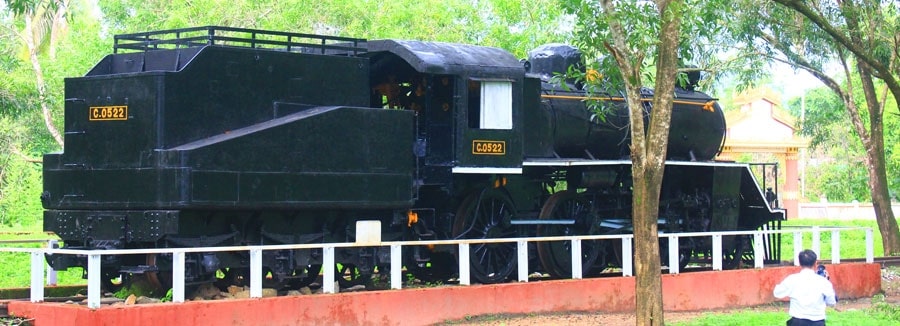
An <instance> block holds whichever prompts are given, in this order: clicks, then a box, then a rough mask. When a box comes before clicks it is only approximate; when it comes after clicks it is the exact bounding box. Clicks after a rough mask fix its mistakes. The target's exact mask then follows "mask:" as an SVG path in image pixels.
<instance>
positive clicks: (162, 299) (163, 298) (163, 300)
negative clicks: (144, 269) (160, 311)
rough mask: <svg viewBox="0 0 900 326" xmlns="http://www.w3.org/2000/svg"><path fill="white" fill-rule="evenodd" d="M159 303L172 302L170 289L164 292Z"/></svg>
mask: <svg viewBox="0 0 900 326" xmlns="http://www.w3.org/2000/svg"><path fill="white" fill-rule="evenodd" d="M159 302H172V289H169V290H168V291H166V295H164V296H163V297H162V298H160V299H159Z"/></svg>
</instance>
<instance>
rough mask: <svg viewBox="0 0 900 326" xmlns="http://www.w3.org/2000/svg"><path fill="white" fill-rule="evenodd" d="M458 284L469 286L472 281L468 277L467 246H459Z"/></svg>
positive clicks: (466, 244) (462, 244)
mask: <svg viewBox="0 0 900 326" xmlns="http://www.w3.org/2000/svg"><path fill="white" fill-rule="evenodd" d="M459 284H460V285H469V284H472V280H471V278H470V276H469V244H468V243H460V244H459Z"/></svg>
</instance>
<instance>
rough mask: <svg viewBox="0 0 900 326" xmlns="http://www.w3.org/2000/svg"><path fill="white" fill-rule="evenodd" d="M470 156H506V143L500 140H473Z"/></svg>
mask: <svg viewBox="0 0 900 326" xmlns="http://www.w3.org/2000/svg"><path fill="white" fill-rule="evenodd" d="M472 154H475V155H506V142H505V141H501V140H473V141H472Z"/></svg>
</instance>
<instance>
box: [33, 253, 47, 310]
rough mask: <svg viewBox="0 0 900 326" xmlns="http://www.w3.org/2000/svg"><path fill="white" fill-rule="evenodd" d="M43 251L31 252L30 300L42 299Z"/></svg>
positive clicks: (39, 300)
mask: <svg viewBox="0 0 900 326" xmlns="http://www.w3.org/2000/svg"><path fill="white" fill-rule="evenodd" d="M44 264H45V263H44V253H43V252H41V251H33V252H31V302H43V301H44Z"/></svg>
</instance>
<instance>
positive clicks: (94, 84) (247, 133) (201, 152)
mask: <svg viewBox="0 0 900 326" xmlns="http://www.w3.org/2000/svg"><path fill="white" fill-rule="evenodd" d="M177 51H181V50H163V51H154V52H152V53H153V54H154V56H153V58H155V59H157V60H170V59H171V60H175V59H177V58H180V57H181V56H180V55H175V54H172V53H175V52H177ZM148 53H150V52H148ZM163 53H169V54H168V55H162V54H163ZM134 55H135V54H118V55H114V56H125V57H131V56H134ZM111 60H113V61H121V60H118V59H115V57H113V59H111ZM176 61H177V60H176ZM123 62H124V61H123ZM367 62H368V61H367V59H366V58H358V57H342V56H328V55H312V54H304V53H290V52H277V51H271V50H255V49H245V48H233V47H222V46H207V47H204V48H202V49H200V50H198V51H196V55H195V56H194V57H193V59H191V60H190V61H189V63H187V64H186V65H184V66H183V67H182V68H181V69H180V70H178V71H169V72H136V73H114V72H118V71H108V72H113V74H109V75H96V74H95V75H94V76H87V77H82V78H69V79H67V80H66V98H67V99H69V100H67V102H66V121H65V128H66V129H65V130H66V139H65V140H66V147H65V152H64V153H56V154H48V155H47V163H48V164H45V167H44V170H45V176H44V185H45V186H44V188H45V194H44V205H45V208H48V209H150V210H158V209H184V208H191V207H207V208H209V207H228V208H255V207H294V208H297V207H342V208H362V207H366V208H370V207H377V208H383V207H404V206H410V205H412V201H413V199H412V198H413V189H412V185H413V171H414V162H415V160H414V157H413V155H412V151H411V149H412V147H413V143H414V132H413V130H414V127H413V114H412V113H411V112H404V111H396V110H381V109H369V108H364V107H367V106H368V103H369V91H368V90H369V88H368V64H367ZM146 66H147V65H146V64H145V67H146ZM174 67H175V66H174V65H173V68H174ZM96 70H97V69H95V71H94V73H96ZM114 70H115V69H114ZM173 70H174V69H173ZM324 103H330V104H332V105H338V106H332V107H319V108H315V107H316V106H319V105H322V104H324ZM105 106H122V107H127V117H124V118H122V119H121V120H91V118H90V117H89V114H90V112H91V111H92V110H95V108H97V107H105ZM342 106H359V107H363V108H352V107H342ZM113 180H115V181H114V182H111V181H113ZM376 189H377V190H376Z"/></svg>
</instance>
